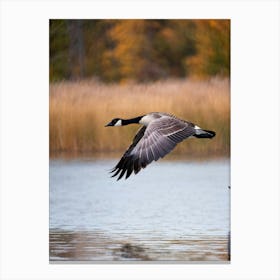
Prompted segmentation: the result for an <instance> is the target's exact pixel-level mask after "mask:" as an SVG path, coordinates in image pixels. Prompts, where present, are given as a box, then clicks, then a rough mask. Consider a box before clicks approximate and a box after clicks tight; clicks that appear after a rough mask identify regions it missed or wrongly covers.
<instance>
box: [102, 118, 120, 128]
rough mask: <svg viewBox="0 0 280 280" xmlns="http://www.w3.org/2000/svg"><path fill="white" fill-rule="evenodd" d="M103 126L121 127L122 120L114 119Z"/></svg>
mask: <svg viewBox="0 0 280 280" xmlns="http://www.w3.org/2000/svg"><path fill="white" fill-rule="evenodd" d="M105 126H122V119H120V118H115V119H112V120H111V121H110V122H109V123H108V124H106V125H105Z"/></svg>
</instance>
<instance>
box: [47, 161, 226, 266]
mask: <svg viewBox="0 0 280 280" xmlns="http://www.w3.org/2000/svg"><path fill="white" fill-rule="evenodd" d="M115 164H116V160H96V161H95V160H51V161H50V260H51V261H59V260H71V261H115V260H122V261H129V260H134V261H135V260H147V261H150V260H159V261H163V260H172V261H177V260H179V261H205V260H206V261H225V260H227V259H228V232H229V201H230V199H229V189H228V185H229V161H228V160H215V161H204V162H195V161H183V160H180V161H160V162H157V163H153V164H151V165H149V166H148V168H146V169H144V170H142V171H141V172H140V173H139V174H137V176H134V175H132V176H131V177H130V178H129V179H127V180H120V181H116V179H114V178H110V175H109V173H108V170H109V169H110V168H112V167H113V166H114V165H115Z"/></svg>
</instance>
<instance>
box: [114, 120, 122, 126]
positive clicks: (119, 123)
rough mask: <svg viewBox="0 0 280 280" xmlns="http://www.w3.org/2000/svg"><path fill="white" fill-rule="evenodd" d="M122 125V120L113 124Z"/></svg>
mask: <svg viewBox="0 0 280 280" xmlns="http://www.w3.org/2000/svg"><path fill="white" fill-rule="evenodd" d="M121 125H122V120H118V121H117V122H116V123H115V125H114V126H121Z"/></svg>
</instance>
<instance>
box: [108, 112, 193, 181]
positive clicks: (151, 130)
mask: <svg viewBox="0 0 280 280" xmlns="http://www.w3.org/2000/svg"><path fill="white" fill-rule="evenodd" d="M194 134H195V129H194V125H193V124H192V123H187V122H185V121H182V120H179V119H175V118H173V117H170V116H162V117H161V118H158V119H156V120H154V121H153V122H151V123H150V124H149V126H148V127H145V126H143V127H141V128H140V129H139V130H138V132H137V134H136V135H135V137H134V139H133V142H132V144H131V145H130V147H129V148H128V149H127V150H126V152H125V153H124V155H123V156H122V158H121V159H120V161H119V162H118V163H117V165H116V166H115V167H114V169H113V170H112V171H111V172H113V173H114V174H113V175H112V177H115V176H117V175H119V176H118V180H119V179H121V178H122V177H123V176H124V175H125V174H126V175H125V178H126V179H127V178H128V177H129V176H130V175H131V174H132V172H133V171H134V173H135V174H137V173H138V172H139V171H140V170H141V169H142V168H145V167H146V166H147V165H148V164H150V163H151V162H152V161H157V160H158V159H159V158H163V157H164V156H165V155H167V154H168V153H169V152H171V151H172V150H173V149H174V148H175V146H176V145H177V144H178V143H180V142H182V141H183V140H184V139H186V138H188V137H189V136H192V135H194Z"/></svg>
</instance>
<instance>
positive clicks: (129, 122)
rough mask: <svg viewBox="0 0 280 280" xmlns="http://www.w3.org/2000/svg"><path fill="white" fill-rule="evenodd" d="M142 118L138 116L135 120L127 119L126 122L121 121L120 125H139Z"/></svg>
mask: <svg viewBox="0 0 280 280" xmlns="http://www.w3.org/2000/svg"><path fill="white" fill-rule="evenodd" d="M142 117H143V116H140V117H137V118H134V119H128V120H122V125H128V124H131V123H139V122H140V120H141V119H142Z"/></svg>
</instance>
